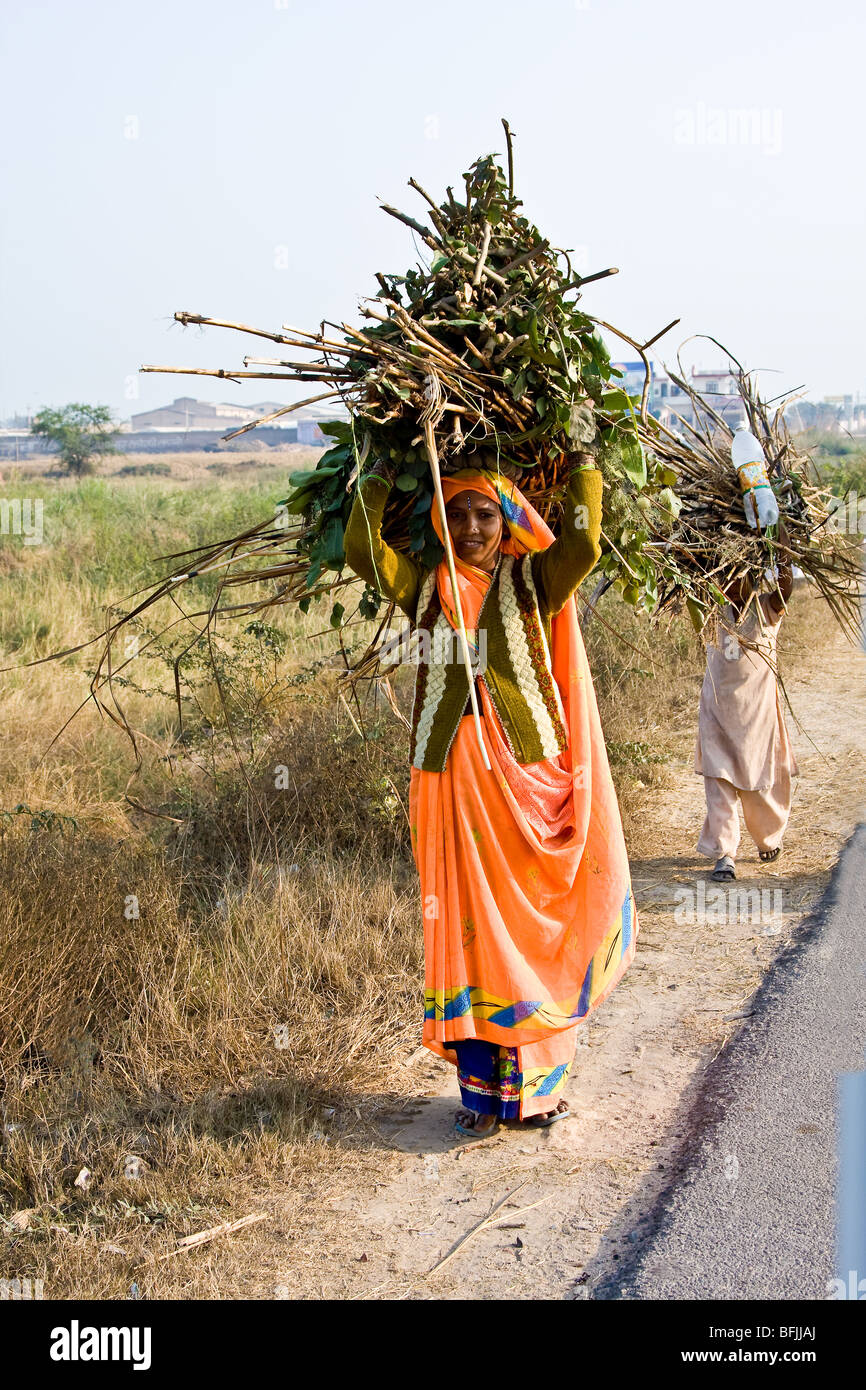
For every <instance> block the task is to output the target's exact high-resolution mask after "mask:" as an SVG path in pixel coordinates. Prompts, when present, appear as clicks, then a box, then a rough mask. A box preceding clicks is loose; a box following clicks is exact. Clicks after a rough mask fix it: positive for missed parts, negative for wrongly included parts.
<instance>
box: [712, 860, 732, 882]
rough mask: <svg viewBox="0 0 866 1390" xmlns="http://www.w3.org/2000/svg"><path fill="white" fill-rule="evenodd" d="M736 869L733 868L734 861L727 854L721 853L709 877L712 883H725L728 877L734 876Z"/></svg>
mask: <svg viewBox="0 0 866 1390" xmlns="http://www.w3.org/2000/svg"><path fill="white" fill-rule="evenodd" d="M736 877H737V871H736V869H735V868H734V861H733V859H732V858H731V856H730V855H729V854H723V855H722V857H721V859H720V860H719V861H718V863H717V864H716V867H715V868H714V869H713V872H712V873H711V874H710V878H711V879H712V880H713V883H727V881H728V879H731V878H736Z"/></svg>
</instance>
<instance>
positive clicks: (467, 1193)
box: [222, 620, 866, 1299]
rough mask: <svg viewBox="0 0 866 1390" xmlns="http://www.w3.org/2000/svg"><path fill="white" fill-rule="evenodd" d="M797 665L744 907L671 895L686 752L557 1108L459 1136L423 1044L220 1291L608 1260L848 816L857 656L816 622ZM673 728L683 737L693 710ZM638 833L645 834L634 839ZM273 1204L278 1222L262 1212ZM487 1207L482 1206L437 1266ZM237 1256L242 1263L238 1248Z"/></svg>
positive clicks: (259, 1293) (742, 877) (358, 1286)
mask: <svg viewBox="0 0 866 1390" xmlns="http://www.w3.org/2000/svg"><path fill="white" fill-rule="evenodd" d="M828 621H829V620H828ZM825 643H826V644H825ZM801 655H803V656H807V655H808V653H806V652H801ZM813 655H814V654H813ZM795 669H797V670H799V671H800V672H801V674H799V675H796V674H795V675H789V677H788V680H787V687H788V692H789V695H790V697H791V701H792V705H793V709H794V713H795V716H796V720H794V719H792V718H791V716H790V715H789V718H788V722H789V728H790V730H791V734H792V738H793V742H794V746H795V750H796V754H797V757H798V761H799V764H800V770H801V776H800V779H799V783H798V785H797V789H796V793H795V803H794V811H793V815H792V821H791V825H790V827H789V831H788V835H787V838H786V842H785V849H784V857H783V858H782V859H781V860H779V861H777V862H776V864H774V865H772V866H764V865H761V864H760V863H759V861H758V859H757V854H756V851H755V850H754V848H753V846H752V845H751V842H750V841H748V840H747V839H744V843H743V845H742V846H741V854H742V860H741V862H740V863H739V865H738V869H739V879H738V881H737V883H736V884H735V885H733V887H734V889H735V890H741V889H753V888H758V889H764V890H769V891H768V892H767V893H766V896H765V898H764V900H763V908H764V910H763V912H762V913H760V914H755V915H756V917H757V920H753V917H752V908H754V907H757V903H752V904H750V907H749V908H747V907H746V906H745V904H744V903H743V902H742V900H739V899H736V898H728V899H727V902H726V907H727V912H726V914H725V915H726V920H725V921H722V922H710V923H709V924H704V925H695V924H693V923H690V922H689V921H688V919H687V914H686V913H684V911H683V906H684V899H683V891H684V890H688V889H695V886H696V883H697V880H698V879H699V878H703V879H704V880H705V882H706V889H707V890H709V891H712V889H713V888H714V885H711V884H710V883H709V882H708V873H709V869H710V868H711V865H709V864H708V863H707V861H705V860H702V859H700V858H699V857H698V856H697V855H696V854H695V851H694V843H695V840H696V838H697V831H698V829H699V827H700V824H701V820H702V818H703V791H702V783H701V780H700V779H699V778H698V777H696V776H695V775H694V773H693V772H692V770H691V759H690V758H689V757H687V756H685V755H683V756H682V757H681V758H680V759H678V760H677V761H676V762H675V763H674V764H673V765H672V768H671V773H670V777H669V783H670V785H669V786H668V787H667V788H666V789H664V790H662V791H659V790H654V791H652V793H651V794H650V793H648V795H647V805H646V813H647V823H646V833H645V834H644V835H642V836H640V837H639V838H638V842H637V843H638V853H637V854H635V853H634V852H633V853H632V873H633V882H634V888H635V894H636V898H637V901H638V905H639V912H640V919H641V932H640V937H639V941H638V949H637V954H636V959H635V962H634V964H633V965H632V967H631V969H630V970H629V972H628V974H627V975H626V976H625V978H624V980H623V982H622V983H621V984H620V986H619V987H618V989H617V990H616V991H615V992H614V994H613V995H612V996H611V997H610V999H609V1000H608V1002H606V1003H605V1004H604V1005H603V1006H602V1008H601V1009H599V1010H598V1012H597V1014H595V1015H594V1016H593V1017H592V1018H591V1019H590V1021H589V1023H588V1025H587V1027H586V1028H585V1030H584V1032H583V1035H582V1040H581V1045H580V1046H579V1048H578V1052H577V1061H576V1065H575V1068H574V1071H573V1073H572V1078H571V1080H570V1083H569V1087H568V1092H567V1094H568V1099H569V1103H570V1106H571V1109H572V1112H573V1118H572V1119H570V1120H568V1121H566V1122H564V1123H560V1124H557V1125H554V1126H552V1127H551V1128H549V1129H543V1130H532V1129H530V1130H524V1129H523V1128H522V1127H518V1126H510V1127H507V1128H505V1129H503V1130H501V1131H500V1132H499V1133H498V1134H497V1135H495V1136H493V1137H492V1138H490V1139H487V1140H484V1141H483V1142H480V1143H475V1144H466V1143H465V1142H458V1141H457V1140H456V1139H455V1135H454V1130H453V1115H454V1110H455V1108H456V1106H457V1104H458V1091H457V1087H456V1084H455V1078H454V1073H453V1070H452V1069H451V1068H450V1067H448V1066H447V1065H446V1064H445V1063H442V1062H439V1061H438V1060H437V1059H435V1058H433V1057H432V1056H431V1055H430V1054H429V1053H427V1052H426V1051H424V1050H423V1049H420V1050H419V1053H418V1054H416V1055H415V1057H414V1058H412V1059H411V1061H410V1066H409V1067H408V1068H407V1074H406V1091H407V1093H410V1092H412V1091H416V1092H417V1091H418V1090H422V1091H423V1094H420V1095H418V1094H416V1095H415V1096H414V1097H413V1098H412V1099H411V1100H408V1101H407V1102H406V1103H405V1104H404V1105H403V1107H402V1109H399V1110H397V1111H396V1112H393V1113H390V1114H388V1115H387V1117H386V1118H385V1119H384V1120H382V1121H380V1122H379V1127H378V1133H379V1140H378V1141H375V1140H374V1141H373V1142H372V1143H370V1144H369V1146H368V1144H367V1143H365V1144H363V1145H362V1150H363V1151H361V1152H359V1153H358V1154H357V1158H358V1160H359V1161H358V1163H357V1165H354V1171H353V1173H352V1176H351V1178H350V1179H348V1178H346V1179H341V1177H340V1174H339V1166H338V1171H337V1172H332V1174H331V1175H329V1181H328V1182H325V1181H323V1182H322V1184H321V1187H319V1186H318V1185H313V1186H312V1187H311V1188H310V1189H309V1190H308V1191H305V1192H297V1193H295V1194H293V1198H292V1199H291V1200H290V1201H288V1202H286V1203H285V1204H284V1203H283V1201H282V1200H281V1199H280V1198H278V1197H277V1196H276V1194H274V1195H273V1196H272V1198H271V1200H270V1201H268V1202H267V1204H266V1205H267V1206H268V1207H269V1209H270V1210H271V1211H272V1214H273V1221H272V1223H269V1225H270V1227H271V1231H272V1238H270V1239H268V1238H267V1237H266V1235H265V1230H266V1228H262V1227H260V1228H259V1230H260V1231H261V1235H262V1239H260V1240H259V1241H257V1242H256V1250H255V1266H256V1267H255V1273H254V1275H252V1277H251V1272H250V1270H249V1269H247V1270H246V1272H245V1278H244V1281H243V1285H242V1286H241V1287H238V1289H237V1291H236V1292H235V1291H232V1292H230V1291H229V1290H228V1289H226V1288H225V1287H224V1288H223V1290H222V1296H224V1297H225V1296H228V1297H233V1296H234V1297H260V1298H274V1297H277V1298H291V1299H295V1298H312V1299H317V1298H343V1299H345V1298H355V1299H364V1298H377V1299H404V1298H421V1299H423V1298H428V1299H430V1298H433V1299H462V1298H470V1299H494V1298H511V1299H550V1298H552V1299H574V1298H581V1297H585V1296H586V1293H587V1289H586V1281H587V1277H588V1276H587V1275H586V1274H585V1270H586V1268H587V1266H588V1265H589V1264H590V1262H593V1265H594V1267H595V1268H597V1267H598V1264H599V1261H603V1262H606V1261H607V1260H615V1259H616V1258H617V1257H618V1249H622V1248H624V1245H625V1243H627V1241H628V1239H629V1231H630V1229H631V1228H632V1227H633V1225H634V1222H635V1220H637V1219H639V1217H640V1215H641V1213H642V1212H643V1211H645V1210H647V1209H648V1207H649V1206H650V1205H651V1203H652V1201H653V1198H654V1197H655V1195H656V1194H657V1192H658V1190H659V1188H660V1186H661V1185H662V1184H663V1183H664V1180H665V1175H666V1171H667V1170H668V1168H669V1166H670V1164H671V1162H672V1161H673V1159H674V1157H675V1155H676V1151H677V1147H678V1140H679V1139H680V1136H681V1135H682V1133H683V1128H684V1125H685V1122H686V1115H687V1112H688V1107H689V1102H690V1098H691V1097H692V1096H693V1095H694V1093H695V1090H696V1088H697V1086H698V1084H699V1082H700V1078H701V1075H702V1073H703V1071H704V1069H705V1068H706V1066H707V1065H708V1063H709V1062H710V1061H711V1060H712V1059H713V1058H714V1057H715V1056H716V1055H717V1054H718V1052H719V1051H720V1050H721V1049H722V1048H724V1047H725V1046H726V1045H727V1043H728V1042H729V1041H730V1039H731V1037H732V1036H733V1034H734V1032H735V1031H736V1029H737V1028H738V1027H739V1026H740V1023H741V1020H742V1018H743V1016H744V1015H745V1014H746V1013H747V1012H748V1008H749V998H750V996H751V994H752V993H753V991H754V990H755V988H756V987H757V985H758V984H759V982H760V980H761V978H762V976H763V974H764V972H765V971H766V969H767V967H768V965H769V964H770V963H771V961H772V959H773V956H774V955H775V954H776V952H777V951H778V950H779V948H780V946H782V945H783V944H784V943H785V942H786V941H787V940H788V938H789V936H790V934H791V931H792V930H793V929H794V928H795V927H796V926H797V924H798V923H799V922H800V921H801V920H802V918H803V917H804V916H805V915H806V914H808V912H809V911H810V909H811V908H812V907H813V906H814V904H815V903H816V902H817V900H818V898H819V897H820V895H821V893H822V891H823V889H824V888H825V886H826V883H827V881H828V878H829V873H830V869H831V868H832V865H833V863H834V862H835V860H836V858H837V857H838V853H839V850H840V848H841V847H842V845H843V844H844V842H845V840H846V839H847V838H848V836H849V835H850V833H851V831H852V830H853V828H854V826H855V825H856V824H857V822H858V820H859V819H861V817H862V813H863V789H864V786H866V776H864V772H866V754H864V752H863V749H864V748H866V701H864V698H863V696H864V691H866V683H864V676H866V658H864V656H863V655H862V654H861V653H860V652H859V651H858V650H857V649H856V648H854V647H853V646H852V645H851V644H850V643H847V642H846V641H845V640H844V639H843V638H842V636H841V635H839V634H838V633H836V632H831V633H829V634H828V635H827V637H826V639H825V641H822V651H821V653H820V656H819V658H818V659H817V660H814V661H807V660H803V661H802V662H800V663H799V665H798V666H797V667H796V668H795ZM682 734H683V747H684V748H685V747H686V746H687V744H688V739H689V738H693V736H694V724H693V722H691V721H690V722H689V727H688V728H684V729H683V730H682ZM641 845H643V846H646V845H654V846H657V847H658V852H657V853H655V854H652V853H650V854H649V855H646V854H645V855H644V857H640V847H641ZM774 891H775V893H776V895H777V896H775V897H774V896H773V893H774ZM678 893H679V896H677V895H678ZM368 1143H369V1141H368ZM326 1193H327V1195H326ZM509 1194H511V1195H510V1196H509ZM503 1202H504V1204H503ZM289 1209H291V1215H290V1220H291V1228H292V1237H291V1238H290V1239H289V1241H288V1242H287V1240H286V1236H285V1234H283V1235H282V1236H281V1234H280V1229H279V1228H280V1224H281V1210H282V1212H283V1213H284V1216H285V1218H286V1219H287V1220H288V1218H289ZM491 1212H493V1213H494V1220H493V1223H491V1224H489V1225H487V1226H485V1227H482V1228H480V1229H478V1230H477V1232H476V1233H475V1234H473V1235H471V1237H470V1238H469V1239H468V1240H466V1241H465V1243H464V1244H463V1245H462V1246H461V1248H459V1249H458V1250H457V1251H456V1252H455V1253H454V1254H453V1255H452V1256H451V1257H450V1258H448V1260H447V1263H446V1264H444V1265H443V1266H442V1267H441V1269H439V1270H436V1269H435V1268H434V1267H435V1266H436V1265H437V1262H438V1261H440V1260H441V1259H442V1258H443V1257H445V1256H448V1255H449V1252H450V1251H451V1250H452V1248H453V1247H454V1246H455V1244H456V1243H457V1242H459V1241H460V1240H461V1238H463V1237H465V1236H467V1234H468V1233H470V1232H472V1231H473V1229H474V1228H475V1227H476V1226H478V1223H481V1222H483V1220H484V1218H485V1217H486V1216H488V1214H490V1213H491ZM287 1243H288V1244H289V1247H290V1248H289V1249H288V1250H287V1249H286V1245H287ZM235 1260H236V1261H237V1262H238V1263H237V1264H235V1270H237V1271H238V1273H239V1272H240V1269H241V1268H242V1266H243V1256H242V1255H241V1252H240V1250H238V1251H237V1252H236V1253H235ZM232 1263H234V1261H233V1262H232ZM230 1282H232V1283H233V1282H234V1280H233V1279H230Z"/></svg>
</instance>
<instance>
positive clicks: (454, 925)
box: [409, 473, 638, 1119]
mask: <svg viewBox="0 0 866 1390" xmlns="http://www.w3.org/2000/svg"><path fill="white" fill-rule="evenodd" d="M497 481H498V480H495V479H493V478H492V477H491V476H490V475H485V474H481V473H473V474H468V473H465V474H463V475H462V476H459V475H458V476H457V477H454V476H453V475H452V477H450V478H446V479H443V488H444V490H445V499H446V502H447V501H448V500H449V498H450V497H452V496H453V495H454V494H455V493H456V492H458V491H465V490H466V489H467V488H470V487H471V488H472V489H473V490H475V491H480V492H483V493H485V495H487V496H491V497H493V498H494V499H495V500H496V501H497V502H500V500H501V496H500V491H499V489H498V488H497ZM500 486H501V482H500ZM508 490H509V494H510V498H511V499H513V503H514V504H516V507H517V509H518V510H519V513H520V523H519V524H516V525H513V526H512V524H511V520H510V517H509V510H508V508H506V518H507V519H508V521H509V532H510V534H509V536H508V539H506V540H505V541H504V542H503V545H502V547H501V548H502V549H503V550H504V551H506V552H507V553H511V554H518V555H520V554H524V553H525V552H526V550H528V549H530V548H533V549H540V548H544V547H546V546H548V545H550V544H551V543H552V541H553V536H552V533H551V532H550V530H549V529H548V527H547V526H546V525H545V523H544V522H543V521H542V520H541V518H540V517H539V516H538V514H537V513H536V512H535V511H534V509H533V508H532V507H531V506H530V504H529V503H528V502H526V500H525V499H524V498H523V497H522V496H521V495H520V493H519V492H518V491H517V489H516V488H514V487H513V485H511V484H508ZM527 520H528V522H529V533H527V526H526V523H527ZM434 524H435V525H436V529H437V531H439V534H440V539H441V530H440V527H439V518H438V515H437V514H436V511H435V508H434ZM455 566H456V569H457V574H458V584H459V586H460V597H461V605H462V608H463V614H464V620H465V622H466V626H467V629H474V628H475V626H476V624H477V619H478V613H479V609H480V607H481V602H482V600H483V597H484V594H485V592H486V590H487V587H488V586H489V584H490V579H491V576H490V575H489V574H486V573H485V572H484V571H482V570H478V569H476V568H475V567H474V566H472V565H467V564H465V563H464V562H462V561H460V560H459V559H456V558H455ZM437 582H438V589H439V595H440V600H441V603H442V607H443V611H444V612H445V614H446V616H447V617H448V618H449V621H451V622H452V625H455V624H454V618H453V601H452V594H451V585H450V579H449V576H448V571H447V566H446V564H445V562H444V561H443V562H442V563H441V564H440V566H439V571H438V573H437ZM470 635H471V634H470ZM551 636H552V642H551V662H552V667H553V674H554V677H555V679H556V682H557V685H558V686H559V691H560V695H561V697H562V702H563V706H564V709H565V713H566V716H567V717H566V727H567V729H568V734H569V745H568V748H567V749H566V751H565V752H564V753H561V754H560V755H559V756H558V757H556V758H552V759H546V760H544V761H542V762H539V763H533V764H520V763H518V762H517V761H516V760H515V758H514V756H513V754H512V753H511V751H510V749H509V747H508V743H507V741H506V738H505V734H504V732H503V729H502V726H501V724H500V721H499V718H498V716H497V714H496V711H495V710H494V708H493V706H492V704H491V701H490V697H489V695H488V693H487V688H486V685H485V684H484V680H483V675H482V676H481V677H480V678H479V680H478V689H479V691H480V697H481V707H482V714H483V718H482V721H481V722H482V731H483V736H484V742H485V747H486V749H487V754H488V757H489V759H490V764H491V767H492V771H491V772H488V771H487V769H486V768H485V767H484V763H483V761H482V758H481V752H480V749H479V747H478V743H477V740H476V736H475V726H474V721H473V720H472V719H470V718H464V719H462V720H461V723H460V727H459V729H458V732H457V735H456V737H455V739H454V742H453V744H452V745H451V749H450V751H449V754H448V761H447V763H446V766H445V769H444V771H443V772H424V771H421V770H420V769H418V768H414V767H413V768H412V770H411V781H410V791H409V805H410V822H411V826H412V844H413V850H414V854H415V859H416V863H417V866H418V873H419V876H420V880H421V896H422V905H423V918H424V946H425V961H426V967H425V973H426V980H425V984H426V991H425V994H426V999H425V1020H424V1032H423V1041H424V1044H425V1046H426V1047H428V1048H430V1050H431V1051H433V1052H435V1053H437V1054H438V1055H439V1056H441V1057H444V1058H445V1059H446V1060H447V1061H450V1062H455V1061H456V1057H455V1052H454V1044H455V1043H457V1042H461V1041H464V1040H467V1039H479V1040H482V1041H484V1042H486V1043H490V1044H499V1045H500V1046H501V1047H505V1048H509V1049H516V1063H517V1070H518V1072H519V1074H520V1078H521V1080H520V1106H519V1114H520V1118H521V1119H524V1118H527V1117H528V1116H530V1115H534V1114H538V1113H540V1112H543V1111H547V1110H550V1109H551V1108H552V1106H553V1105H555V1104H556V1099H555V1098H556V1096H557V1094H558V1093H559V1092H561V1090H562V1087H563V1086H564V1085H565V1081H566V1079H567V1076H568V1072H569V1069H570V1067H571V1064H572V1061H573V1057H574V1048H575V1043H576V1041H577V1032H576V1030H577V1027H578V1026H579V1023H580V1021H581V1020H582V1019H584V1018H586V1017H587V1015H588V1014H589V1013H590V1012H591V1011H592V1009H594V1008H595V1007H596V1006H597V1005H598V1004H600V1003H601V1001H602V1000H603V999H604V998H605V997H606V996H607V995H608V994H609V993H610V991H611V990H612V989H613V988H614V986H615V985H616V983H617V982H618V980H619V979H620V978H621V976H622V975H623V973H624V972H625V970H626V969H627V968H628V965H629V964H630V963H631V960H632V958H633V955H634V948H635V938H636V935H637V930H638V927H637V918H636V914H635V911H634V904H633V899H632V894H631V884H630V878H629V867H628V857H627V854H626V849H625V842H624V839H623V833H622V823H621V820H620V815H619V808H618V806H617V801H616V794H615V792H614V788H613V782H612V780H611V776H610V769H609V766H608V761H607V753H606V751H605V746H604V739H603V736H602V732H601V724H600V721H599V717H598V708H597V705H596V700H595V693H594V691H593V688H592V680H591V677H590V673H589V668H588V665H587V660H586V653H585V651H584V646H583V640H582V637H581V634H580V627H579V624H578V620H577V609H576V606H575V601H574V599H573V598H572V599H570V600H569V602H568V603H567V604H566V606H565V608H564V609H563V610H562V611H561V612H560V613H558V614H556V615H555V616H554V618H553V620H552V632H551ZM551 1097H554V1099H553V1101H552V1102H551Z"/></svg>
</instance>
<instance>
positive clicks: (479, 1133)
mask: <svg viewBox="0 0 866 1390" xmlns="http://www.w3.org/2000/svg"><path fill="white" fill-rule="evenodd" d="M464 1115H465V1116H466V1117H467V1118H466V1120H464V1119H462V1118H461V1117H462V1116H464ZM480 1119H481V1114H480V1113H476V1112H475V1111H474V1110H458V1111H457V1119H456V1120H455V1121H454V1128H455V1129H456V1131H457V1133H458V1134H465V1135H466V1136H467V1138H469V1139H489V1138H490V1135H491V1134H495V1133H496V1131H497V1130H498V1129H499V1120H498V1118H497V1117H496V1116H495V1115H494V1116H493V1124H492V1125H490V1126H489V1127H486V1126H485V1128H484V1129H480V1130H479V1129H476V1128H475V1125H476V1121H477V1120H480Z"/></svg>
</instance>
